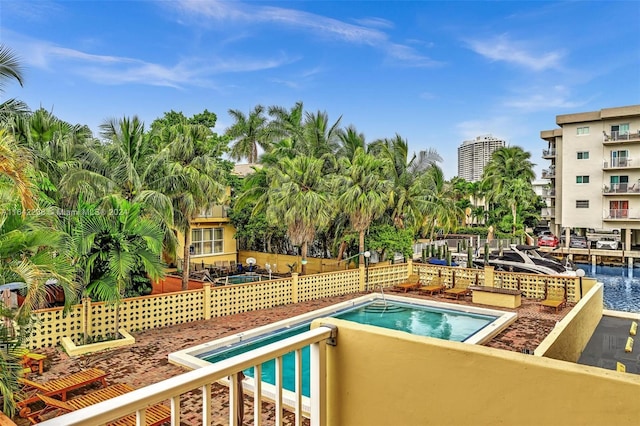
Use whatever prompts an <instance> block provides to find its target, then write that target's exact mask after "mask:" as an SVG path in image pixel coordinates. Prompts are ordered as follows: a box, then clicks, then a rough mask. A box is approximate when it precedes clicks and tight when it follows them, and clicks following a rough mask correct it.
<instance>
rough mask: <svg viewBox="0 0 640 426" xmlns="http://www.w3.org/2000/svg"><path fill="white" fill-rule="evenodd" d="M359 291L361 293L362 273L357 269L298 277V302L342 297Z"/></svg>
mask: <svg viewBox="0 0 640 426" xmlns="http://www.w3.org/2000/svg"><path fill="white" fill-rule="evenodd" d="M358 291H360V271H359V270H357V269H352V270H348V271H341V272H340V273H333V272H327V273H324V274H316V275H305V276H301V277H298V302H306V301H307V300H315V299H320V298H323V297H332V296H342V295H344V294H350V293H357V292H358Z"/></svg>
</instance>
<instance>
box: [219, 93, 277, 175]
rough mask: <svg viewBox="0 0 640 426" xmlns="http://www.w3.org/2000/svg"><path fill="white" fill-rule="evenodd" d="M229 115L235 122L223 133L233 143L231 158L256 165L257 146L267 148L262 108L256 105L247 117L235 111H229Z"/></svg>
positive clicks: (265, 123) (265, 122)
mask: <svg viewBox="0 0 640 426" xmlns="http://www.w3.org/2000/svg"><path fill="white" fill-rule="evenodd" d="M229 115H230V116H231V117H232V118H233V119H234V120H235V122H234V123H233V125H232V126H231V127H229V128H228V129H227V130H226V132H225V134H226V135H227V136H229V137H231V138H232V140H233V141H235V142H234V144H233V146H232V147H231V152H230V156H231V158H232V159H234V160H238V161H239V160H241V159H243V158H246V159H247V161H248V162H249V163H250V164H254V163H257V162H258V146H261V147H262V148H263V149H267V148H268V141H267V134H268V133H267V131H266V125H267V119H266V118H265V116H264V107H263V106H262V105H256V106H255V107H254V108H253V110H252V111H251V112H250V113H249V116H248V117H247V116H246V115H245V114H244V113H243V112H242V111H240V110H237V109H230V110H229Z"/></svg>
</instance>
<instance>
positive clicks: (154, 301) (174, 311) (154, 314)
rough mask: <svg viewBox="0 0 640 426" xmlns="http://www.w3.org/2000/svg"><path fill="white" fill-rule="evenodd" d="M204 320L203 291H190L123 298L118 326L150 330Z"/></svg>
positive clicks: (132, 329)
mask: <svg viewBox="0 0 640 426" xmlns="http://www.w3.org/2000/svg"><path fill="white" fill-rule="evenodd" d="M203 318H204V291H203V290H189V291H181V292H178V293H167V294H162V295H156V296H143V297H135V298H131V299H125V300H124V301H123V303H122V304H121V306H120V327H124V328H125V329H127V330H129V331H138V330H149V329H152V328H160V327H168V326H170V325H176V324H183V323H187V322H192V321H198V320H201V319H203Z"/></svg>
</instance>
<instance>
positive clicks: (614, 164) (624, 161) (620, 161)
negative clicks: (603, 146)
mask: <svg viewBox="0 0 640 426" xmlns="http://www.w3.org/2000/svg"><path fill="white" fill-rule="evenodd" d="M625 167H633V160H632V159H631V158H627V157H623V158H612V159H611V161H605V162H604V167H603V168H604V169H613V168H625Z"/></svg>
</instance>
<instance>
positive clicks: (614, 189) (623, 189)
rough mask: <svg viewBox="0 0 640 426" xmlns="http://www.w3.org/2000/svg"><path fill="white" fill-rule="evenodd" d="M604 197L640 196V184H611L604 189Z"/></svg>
mask: <svg viewBox="0 0 640 426" xmlns="http://www.w3.org/2000/svg"><path fill="white" fill-rule="evenodd" d="M602 193H603V194H604V195H616V194H629V195H640V182H637V183H627V182H623V183H610V184H605V185H604V186H603V188H602Z"/></svg>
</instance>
